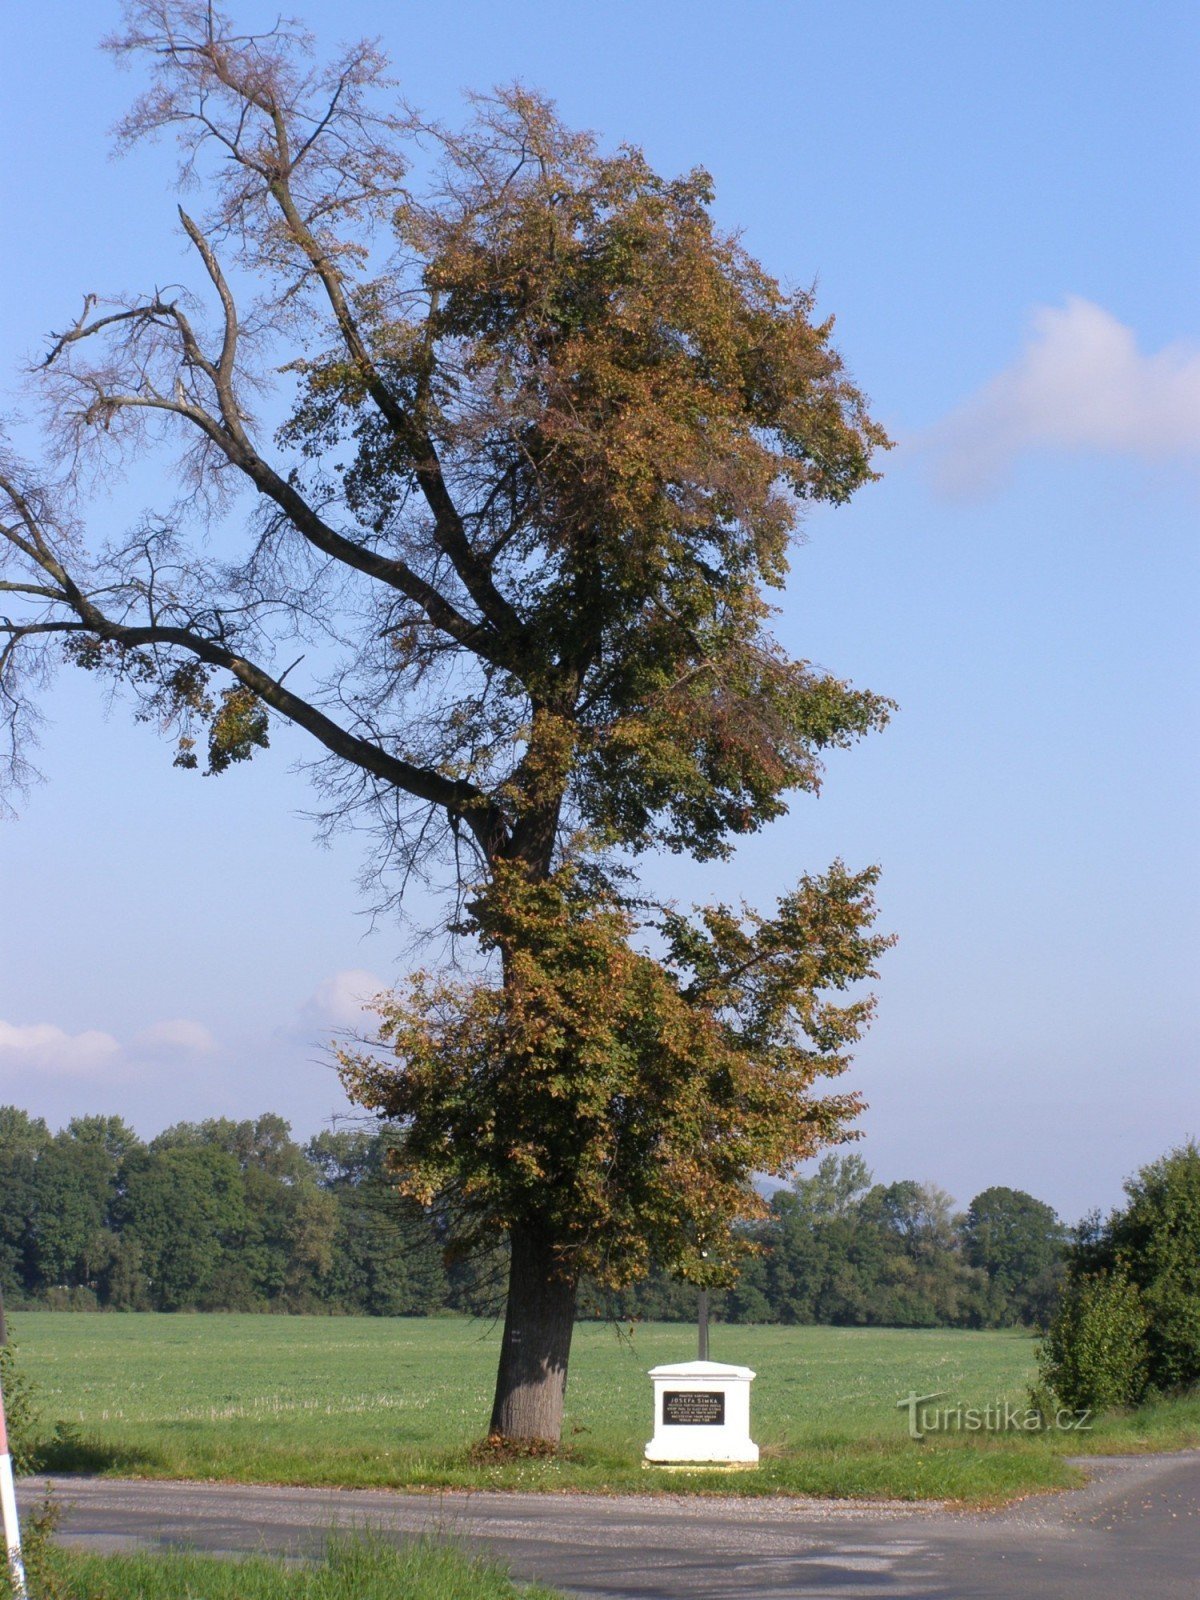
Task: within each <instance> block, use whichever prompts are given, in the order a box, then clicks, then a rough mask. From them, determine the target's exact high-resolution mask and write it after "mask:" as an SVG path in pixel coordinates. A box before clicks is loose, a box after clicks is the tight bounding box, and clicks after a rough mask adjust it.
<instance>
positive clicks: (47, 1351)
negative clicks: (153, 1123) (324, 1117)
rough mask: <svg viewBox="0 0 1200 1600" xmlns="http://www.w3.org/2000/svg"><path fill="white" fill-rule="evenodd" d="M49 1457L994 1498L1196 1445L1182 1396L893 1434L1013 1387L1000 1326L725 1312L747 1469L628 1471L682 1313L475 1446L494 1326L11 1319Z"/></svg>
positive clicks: (304, 1477)
mask: <svg viewBox="0 0 1200 1600" xmlns="http://www.w3.org/2000/svg"><path fill="white" fill-rule="evenodd" d="M15 1320H16V1323H17V1326H16V1330H15V1336H16V1339H17V1342H18V1343H19V1346H20V1350H21V1360H22V1366H23V1368H24V1370H25V1372H26V1373H27V1375H28V1377H29V1378H30V1379H31V1381H32V1382H33V1383H34V1384H35V1385H36V1387H37V1389H38V1391H39V1400H40V1405H41V1409H42V1414H43V1423H44V1424H48V1425H50V1426H53V1425H55V1424H60V1425H61V1426H60V1431H59V1442H58V1444H57V1445H56V1446H54V1447H52V1448H51V1449H50V1451H49V1452H48V1455H47V1462H46V1464H47V1466H48V1467H50V1468H52V1469H56V1470H63V1469H67V1468H80V1469H84V1470H93V1471H104V1472H111V1473H115V1474H126V1475H128V1474H134V1475H143V1476H149V1477H155V1476H157V1477H195V1478H213V1479H227V1480H236V1481H239V1482H246V1483H293V1484H326V1485H338V1486H345V1487H377V1486H378V1487H391V1488H415V1487H450V1488H454V1487H461V1488H502V1489H538V1490H600V1491H633V1492H646V1491H649V1490H669V1491H671V1492H679V1491H680V1490H683V1489H686V1490H688V1491H692V1492H694V1491H706V1490H707V1491H713V1492H720V1493H738V1494H764V1493H765V1494H816V1495H837V1496H847V1495H855V1496H857V1495H862V1496H873V1497H875V1496H883V1497H895V1498H900V1499H926V1498H934V1499H949V1500H961V1501H970V1502H975V1503H981V1502H998V1501H1000V1500H1003V1499H1007V1498H1010V1497H1012V1496H1013V1495H1017V1494H1021V1493H1025V1492H1029V1491H1031V1490H1036V1489H1050V1488H1057V1487H1062V1486H1065V1485H1067V1484H1069V1483H1072V1482H1075V1481H1078V1475H1077V1474H1076V1473H1075V1472H1074V1470H1073V1469H1072V1468H1071V1467H1070V1465H1069V1464H1068V1463H1067V1462H1066V1460H1065V1459H1064V1458H1065V1456H1066V1455H1068V1454H1083V1453H1086V1452H1088V1451H1105V1450H1107V1451H1126V1450H1146V1449H1168V1448H1179V1447H1182V1446H1185V1445H1196V1444H1200V1397H1197V1398H1193V1399H1190V1400H1180V1401H1172V1402H1163V1403H1162V1404H1160V1405H1159V1406H1157V1407H1151V1408H1147V1409H1145V1410H1143V1411H1141V1412H1138V1413H1135V1414H1133V1415H1131V1416H1128V1417H1114V1418H1105V1419H1101V1421H1100V1422H1098V1423H1097V1424H1096V1426H1095V1427H1094V1428H1093V1430H1092V1431H1090V1432H1087V1433H1076V1432H1071V1433H1057V1432H1054V1433H1049V1434H1041V1435H1022V1434H1013V1433H993V1434H987V1435H984V1434H980V1433H974V1434H930V1435H929V1436H928V1437H927V1438H926V1439H925V1441H924V1442H923V1443H920V1444H918V1443H916V1442H914V1441H913V1440H911V1439H909V1438H908V1437H907V1433H906V1425H905V1415H904V1413H903V1412H902V1411H900V1410H898V1409H897V1405H896V1403H897V1401H898V1400H899V1399H900V1398H901V1397H902V1396H903V1395H905V1394H907V1393H909V1392H910V1391H915V1392H917V1393H918V1394H929V1393H933V1392H935V1391H937V1392H942V1393H944V1394H945V1396H946V1398H945V1399H944V1400H942V1401H941V1402H939V1403H940V1404H942V1405H952V1404H960V1403H961V1404H962V1405H963V1406H964V1407H967V1406H976V1407H981V1408H982V1407H983V1406H985V1405H988V1404H992V1405H995V1404H996V1403H997V1402H999V1403H1001V1404H1003V1402H1005V1401H1009V1402H1011V1403H1013V1404H1023V1403H1024V1401H1025V1397H1026V1394H1027V1391H1028V1388H1029V1384H1030V1382H1031V1380H1032V1377H1033V1373H1034V1348H1035V1347H1034V1341H1033V1340H1032V1339H1031V1338H1030V1337H1028V1336H1027V1335H1024V1334H1020V1333H1010V1332H982V1333H971V1332H962V1331H958V1330H903V1329H842V1328H779V1327H721V1328H717V1329H715V1330H714V1336H713V1354H714V1357H715V1358H716V1359H718V1360H722V1361H731V1362H737V1363H744V1364H746V1365H748V1366H752V1367H753V1368H754V1369H755V1370H756V1371H757V1372H758V1374H759V1376H758V1379H757V1381H756V1382H755V1385H754V1389H753V1400H752V1417H753V1426H752V1432H753V1435H754V1437H755V1439H756V1440H757V1441H758V1443H759V1445H760V1447H761V1448H762V1455H763V1460H762V1465H761V1467H760V1469H759V1471H757V1472H753V1473H749V1472H748V1473H737V1474H725V1473H719V1472H696V1473H690V1474H688V1475H687V1476H683V1475H681V1474H678V1473H671V1472H668V1471H663V1470H656V1469H645V1468H643V1466H642V1464H641V1458H642V1448H643V1446H644V1444H645V1441H646V1440H647V1439H648V1438H649V1436H650V1432H651V1415H650V1383H649V1381H648V1380H647V1378H646V1376H645V1374H646V1372H647V1369H648V1368H650V1367H652V1366H655V1365H657V1364H658V1363H659V1362H663V1361H670V1360H679V1359H683V1358H686V1357H688V1356H690V1355H691V1354H692V1334H691V1331H690V1330H689V1329H688V1328H686V1327H680V1326H672V1325H667V1324H646V1325H643V1326H640V1327H638V1328H637V1330H636V1332H635V1333H634V1335H633V1337H632V1338H631V1339H630V1338H625V1339H619V1338H618V1337H617V1334H616V1333H615V1331H614V1330H613V1328H611V1327H610V1326H606V1325H602V1324H583V1325H581V1326H580V1327H579V1328H578V1329H577V1332H576V1336H575V1344H574V1348H573V1352H572V1358H571V1359H572V1365H571V1379H570V1384H569V1387H568V1393H567V1411H566V1422H565V1426H564V1430H563V1450H562V1451H561V1452H560V1453H559V1455H558V1456H557V1457H553V1458H550V1459H528V1460H517V1461H506V1462H497V1461H488V1460H481V1459H479V1458H478V1457H477V1456H474V1457H473V1456H472V1453H471V1446H472V1445H473V1444H474V1443H476V1442H477V1441H478V1439H479V1436H480V1434H481V1433H482V1431H483V1426H484V1424H485V1422H486V1418H487V1415H488V1409H489V1405H490V1398H491V1385H492V1381H493V1379H494V1376H495V1366H496V1358H497V1352H498V1345H499V1329H498V1328H496V1327H492V1326H490V1325H488V1324H485V1323H479V1322H473V1321H469V1320H467V1319H465V1318H454V1317H445V1318H432V1319H396V1320H390V1319H379V1318H350V1317H347V1318H323V1317H258V1316H236V1315H205V1316H186V1315H177V1316H160V1315H135V1314H107V1315H98V1316H87V1315H68V1314H55V1313H25V1314H23V1315H21V1316H20V1317H19V1318H17V1319H15Z"/></svg>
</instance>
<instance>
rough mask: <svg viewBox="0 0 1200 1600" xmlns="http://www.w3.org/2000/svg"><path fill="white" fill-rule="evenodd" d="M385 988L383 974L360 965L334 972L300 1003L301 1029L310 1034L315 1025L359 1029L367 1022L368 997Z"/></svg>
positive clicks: (318, 1026) (318, 1027)
mask: <svg viewBox="0 0 1200 1600" xmlns="http://www.w3.org/2000/svg"><path fill="white" fill-rule="evenodd" d="M386 988H387V984H386V983H384V981H383V979H382V978H379V977H376V975H375V973H373V972H368V971H366V969H365V968H363V967H350V968H347V969H346V970H344V971H342V972H335V973H334V974H333V976H332V977H331V978H326V980H325V982H324V983H322V984H319V985H318V986H317V988H316V989H315V990H314V991H313V993H312V994H311V995H309V997H308V999H307V1000H306V1001H305V1002H304V1004H303V1005H302V1006H301V1007H300V1022H301V1026H302V1031H303V1032H305V1033H307V1034H311V1033H312V1031H313V1029H314V1028H315V1029H321V1028H324V1029H326V1030H328V1029H330V1028H353V1029H359V1030H361V1029H362V1028H363V1027H364V1025H368V1024H367V1017H366V1015H365V1014H366V1013H368V1012H369V1010H370V1005H371V1001H372V1000H373V999H374V997H375V996H376V995H377V994H379V993H381V991H383V990H384V989H386Z"/></svg>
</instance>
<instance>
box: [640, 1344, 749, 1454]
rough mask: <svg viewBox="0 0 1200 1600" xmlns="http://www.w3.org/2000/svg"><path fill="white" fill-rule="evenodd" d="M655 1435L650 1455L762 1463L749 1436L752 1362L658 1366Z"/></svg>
mask: <svg viewBox="0 0 1200 1600" xmlns="http://www.w3.org/2000/svg"><path fill="white" fill-rule="evenodd" d="M650 1379H651V1382H652V1383H653V1384H654V1437H653V1439H651V1440H650V1442H649V1444H648V1445H647V1446H646V1460H647V1462H649V1463H652V1464H662V1465H665V1466H672V1465H679V1464H681V1463H689V1462H690V1463H692V1464H694V1465H697V1466H699V1465H703V1464H706V1463H707V1464H709V1465H712V1466H728V1467H753V1466H757V1465H758V1446H757V1445H756V1444H755V1443H754V1440H753V1439H751V1437H750V1385H751V1383H752V1382H753V1380H754V1373H753V1372H752V1371H751V1369H750V1368H749V1367H730V1366H726V1365H725V1363H724V1362H722V1361H676V1362H673V1363H671V1364H670V1365H669V1366H665V1367H654V1368H653V1369H652V1371H651V1373H650Z"/></svg>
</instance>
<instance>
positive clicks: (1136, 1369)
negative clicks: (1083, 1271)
mask: <svg viewBox="0 0 1200 1600" xmlns="http://www.w3.org/2000/svg"><path fill="white" fill-rule="evenodd" d="M1148 1329H1149V1318H1148V1316H1147V1314H1146V1308H1145V1306H1144V1304H1143V1302H1142V1297H1141V1295H1140V1294H1139V1292H1138V1290H1137V1287H1136V1286H1135V1285H1134V1284H1133V1283H1131V1282H1130V1281H1129V1279H1128V1278H1127V1277H1126V1276H1125V1274H1124V1273H1123V1272H1120V1271H1116V1272H1104V1273H1097V1274H1095V1275H1094V1276H1087V1277H1080V1278H1076V1279H1074V1280H1073V1281H1072V1282H1070V1283H1069V1284H1068V1285H1067V1287H1066V1289H1065V1290H1064V1291H1063V1296H1062V1299H1061V1300H1060V1301H1059V1305H1058V1310H1057V1311H1056V1312H1055V1314H1054V1317H1053V1320H1052V1321H1051V1323H1050V1327H1049V1329H1048V1330H1047V1333H1046V1337H1045V1340H1044V1341H1043V1343H1042V1345H1041V1346H1040V1348H1039V1350H1038V1369H1039V1374H1040V1377H1041V1382H1042V1383H1043V1384H1044V1385H1045V1386H1046V1387H1047V1388H1048V1389H1050V1390H1052V1391H1053V1393H1054V1394H1056V1395H1057V1396H1058V1398H1059V1399H1060V1400H1061V1402H1062V1403H1063V1404H1064V1405H1066V1406H1070V1407H1072V1408H1082V1407H1087V1408H1089V1409H1090V1410H1093V1411H1103V1410H1106V1409H1108V1408H1110V1407H1113V1406H1130V1405H1136V1404H1137V1403H1138V1401H1139V1400H1141V1399H1142V1398H1143V1397H1144V1395H1145V1393H1146V1389H1147V1385H1148V1381H1149V1366H1148V1351H1147V1333H1148Z"/></svg>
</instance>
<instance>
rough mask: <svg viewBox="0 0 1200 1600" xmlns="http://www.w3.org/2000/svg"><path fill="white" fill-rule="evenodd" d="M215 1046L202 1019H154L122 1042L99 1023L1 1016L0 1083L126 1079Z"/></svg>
mask: <svg viewBox="0 0 1200 1600" xmlns="http://www.w3.org/2000/svg"><path fill="white" fill-rule="evenodd" d="M215 1048H216V1044H215V1041H214V1040H213V1037H212V1035H211V1033H209V1031H208V1029H207V1028H206V1027H205V1026H204V1025H203V1023H200V1022H193V1021H192V1020H190V1019H189V1018H186V1017H177V1018H173V1019H171V1020H170V1021H165V1022H156V1023H154V1024H153V1025H152V1026H151V1027H148V1028H145V1029H143V1030H142V1032H141V1033H139V1034H137V1035H136V1036H135V1037H134V1038H133V1039H131V1040H130V1041H129V1042H128V1043H127V1044H122V1043H121V1041H120V1040H119V1039H116V1038H114V1036H113V1035H112V1034H111V1033H105V1032H103V1031H102V1030H101V1029H99V1028H85V1029H84V1030H83V1031H82V1032H80V1033H68V1031H67V1030H66V1029H65V1028H60V1027H59V1026H58V1024H57V1023H53V1022H32V1023H24V1024H21V1023H13V1022H5V1021H3V1020H0V1086H3V1087H4V1088H5V1090H6V1092H8V1091H11V1090H13V1089H17V1088H20V1087H21V1086H22V1084H27V1083H28V1081H29V1079H30V1078H31V1077H39V1078H54V1079H58V1080H80V1081H86V1082H89V1083H93V1084H116V1083H126V1082H128V1081H129V1080H130V1079H131V1078H133V1077H136V1076H137V1075H138V1074H139V1071H144V1070H145V1069H146V1068H153V1067H161V1066H163V1065H165V1064H178V1063H180V1062H184V1061H189V1060H193V1059H195V1058H196V1057H198V1056H204V1055H209V1054H211V1053H212V1051H213V1050H214V1049H215Z"/></svg>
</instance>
